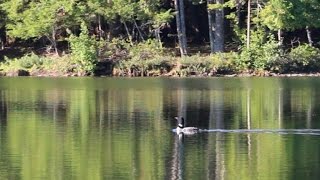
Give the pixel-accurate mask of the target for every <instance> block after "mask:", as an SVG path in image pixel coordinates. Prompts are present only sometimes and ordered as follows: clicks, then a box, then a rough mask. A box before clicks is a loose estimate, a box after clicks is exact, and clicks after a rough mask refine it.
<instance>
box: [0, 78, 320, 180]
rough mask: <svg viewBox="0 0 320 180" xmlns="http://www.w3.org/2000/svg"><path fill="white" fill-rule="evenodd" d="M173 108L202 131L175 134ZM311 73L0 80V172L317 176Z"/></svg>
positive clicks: (317, 89) (319, 151)
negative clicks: (303, 75) (296, 75)
mask: <svg viewBox="0 0 320 180" xmlns="http://www.w3.org/2000/svg"><path fill="white" fill-rule="evenodd" d="M175 116H184V117H185V118H186V121H187V124H188V125H189V126H197V127H199V128H201V129H204V132H202V133H199V134H196V135H192V136H184V137H183V136H180V137H179V136H178V135H176V134H175V133H174V132H173V129H174V128H175V126H176V121H175V119H174V117H175ZM319 169H320V78H208V79H205V78H186V79H174V78H0V179H90V180H91V179H117V180H118V179H141V180H150V179H191V180H194V179H210V180H211V179H217V180H220V179H227V180H229V179H245V180H247V179H268V180H269V179H297V180H300V179H318V178H319V177H320V170H319Z"/></svg>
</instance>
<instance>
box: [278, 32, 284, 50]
mask: <svg viewBox="0 0 320 180" xmlns="http://www.w3.org/2000/svg"><path fill="white" fill-rule="evenodd" d="M282 44H283V38H282V31H281V29H278V45H279V47H281V46H282Z"/></svg>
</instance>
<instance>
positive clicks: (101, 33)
mask: <svg viewBox="0 0 320 180" xmlns="http://www.w3.org/2000/svg"><path fill="white" fill-rule="evenodd" d="M98 31H99V38H100V39H103V34H104V33H103V30H102V24H101V16H100V15H98Z"/></svg>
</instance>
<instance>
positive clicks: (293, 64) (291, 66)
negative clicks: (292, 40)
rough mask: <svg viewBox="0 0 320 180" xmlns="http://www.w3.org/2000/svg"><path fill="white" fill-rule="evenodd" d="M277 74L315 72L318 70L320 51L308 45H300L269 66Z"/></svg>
mask: <svg viewBox="0 0 320 180" xmlns="http://www.w3.org/2000/svg"><path fill="white" fill-rule="evenodd" d="M271 67H272V70H273V71H275V72H279V73H299V72H305V73H308V72H316V71H319V70H320V51H319V49H317V48H315V47H313V46H310V45H308V44H303V45H300V46H298V47H296V48H293V49H291V51H290V52H289V53H287V54H285V55H284V56H281V57H278V58H277V60H276V61H274V62H273V63H272V64H271Z"/></svg>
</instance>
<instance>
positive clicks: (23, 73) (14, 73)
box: [6, 69, 30, 76]
mask: <svg viewBox="0 0 320 180" xmlns="http://www.w3.org/2000/svg"><path fill="white" fill-rule="evenodd" d="M6 76H30V73H29V71H26V70H23V69H18V70H15V71H9V72H7V73H6Z"/></svg>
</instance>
